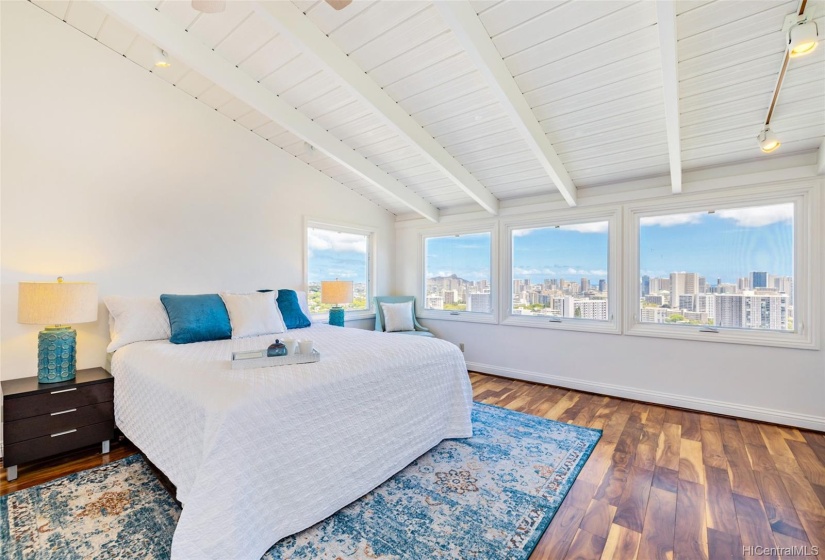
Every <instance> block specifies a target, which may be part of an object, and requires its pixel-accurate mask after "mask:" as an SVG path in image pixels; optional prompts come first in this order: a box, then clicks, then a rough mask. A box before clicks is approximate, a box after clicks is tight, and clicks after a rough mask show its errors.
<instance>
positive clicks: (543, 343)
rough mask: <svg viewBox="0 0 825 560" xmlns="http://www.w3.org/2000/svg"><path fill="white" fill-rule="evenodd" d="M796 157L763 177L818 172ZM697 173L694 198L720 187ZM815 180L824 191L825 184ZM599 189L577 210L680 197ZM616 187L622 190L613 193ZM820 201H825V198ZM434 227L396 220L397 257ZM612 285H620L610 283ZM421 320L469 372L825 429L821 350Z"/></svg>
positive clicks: (403, 275) (409, 278) (413, 249)
mask: <svg viewBox="0 0 825 560" xmlns="http://www.w3.org/2000/svg"><path fill="white" fill-rule="evenodd" d="M789 159H791V160H792V161H793V162H801V163H807V164H806V165H795V166H794V167H792V168H788V169H781V170H777V169H773V170H770V171H765V172H764V174H763V178H768V179H770V183H769V184H779V182H777V181H776V180H775V179H776V177H777V176H786V177H789V178H800V177H805V176H808V177H812V176H814V173H815V166H814V165H813V164H814V163H815V161H816V155H815V154H809V155H808V156H806V157H795V158H789ZM773 161H776V160H773ZM756 167H759V166H758V165H755V164H749V165H748V166H744V168H729V169H719V170H716V171H715V172H714V174H715V175H717V176H718V177H726V178H725V179H718V180H717V182H719V183H720V184H726V183H729V184H733V183H736V184H740V185H741V184H742V183H743V179H742V178H743V176H744V174H745V173H746V172H747V170H748V168H756ZM763 167H764V166H763ZM694 175H695V177H699V178H704V179H700V180H699V181H695V182H694V183H692V184H690V185H686V191H687V192H690V191H701V190H703V189H705V188H708V185H709V184H711V183H713V182H714V180H713V179H710V178H709V175H708V174H707V173H704V172H703V173H697V174H694ZM814 180H815V181H818V182H819V183H820V185H821V179H814ZM726 188H729V187H726ZM599 191H600V194H599V195H598V196H592V197H587V196H586V195H585V196H580V200H579V202H580V206H582V207H596V206H598V205H599V204H604V202H603V201H604V200H609V199H610V198H611V197H614V198H615V197H616V196H619V197H624V198H627V199H631V200H632V199H633V198H636V197H645V198H647V197H650V196H651V195H652V196H654V197H656V196H660V195H662V194H663V195H664V196H665V197H672V196H674V195H670V194H668V190H667V189H664V190H662V189H646V190H644V191H637V192H635V193H634V192H630V191H626V190H625V189H624V187H622V188H617V189H616V191H614V194H613V195H611V194H610V193H611V189H610V188H606V189H599ZM619 191H621V193H620V194H618V195H617V194H615V193H616V192H619ZM556 198H558V197H546V200H544V199H537V200H535V201H534V203H533V204H531V205H529V206H524V207H522V208H518V207H516V206H513V205H510V204H508V205H504V208H503V210H502V214H503V215H505V216H506V215H513V214H514V213H518V214H519V215H522V214H523V215H525V216H527V215H530V216H532V215H540V214H541V212H538V214H527V212H535V211H536V210H537V209H539V208H541V207H547V208H548V209H549V208H551V207H555V208H558V207H559V205H558V204H557V203H549V202H547V201H548V200H555V199H556ZM820 198H821V199H822V200H823V202H825V197H820ZM611 206H615V205H611ZM821 206H822V205H821ZM815 213H816V214H817V216H816V217H815V219H816V220H820V219H821V217H822V216H825V208H819V209H817V211H816V212H815ZM481 219H483V220H484V221H485V222H487V223H489V221H490V219H489V217H481V216H479V218H478V219H476V220H473V219H466V218H464V217H462V216H460V215H456V216H451V217H449V218H445V219H444V220H443V221H445V222H448V223H449V222H454V223H456V224H462V225H463V224H468V223H473V222H474V221H476V222H478V221H479V220H481ZM429 227H431V226H428V224H426V223H425V222H423V221H421V220H412V219H411V220H409V221H399V222H398V223H397V224H396V239H397V244H396V251H397V253H398V254H401V255H412V256H414V255H420V254H421V233H422V232H423V231H425V230H426V229H427V228H429ZM440 227H443V224H442V225H441V226H440ZM822 245H825V244H822ZM824 248H825V247H824ZM822 253H823V251H822V249H821V250H820V253H819V254H818V258H819V259H820V262H822V260H823V258H825V256H824V255H823V254H822ZM419 258H420V256H419ZM396 266H397V272H396V278H397V284H396V290H395V291H396V292H397V293H407V294H417V293H418V292H419V288H420V285H421V281H422V280H421V276H420V272H419V270H418V267H419V264H418V261H417V259H416V258H414V257H411V258H407V259H398V260H397V262H396ZM611 282H615V280H614V279H611ZM816 289H817V290H818V291H819V295H820V298H819V302H820V304H819V308H818V309H816V310H814V312H815V313H818V314H819V316H820V317H822V314H823V311H825V310H823V307H825V305H824V304H825V293H823V292H825V290H823V285H822V283H820V284H818V285H816ZM422 324H425V325H426V326H428V327H430V328H431V329H432V330H433V331H434V332H435V333H436V335H437V336H439V337H441V338H444V339H446V340H450V341H452V342H454V343H456V344H458V343H461V342H463V343H464V344H465V358H466V360H467V365H468V368H469V369H471V370H475V371H480V372H486V373H493V374H496V375H501V376H505V377H515V378H520V379H526V380H532V381H537V382H543V383H547V384H551V385H559V386H562V387H569V388H574V389H580V390H585V391H590V392H596V393H603V394H608V395H615V396H623V397H627V398H632V399H638V400H642V401H647V402H657V403H662V404H670V405H674V406H680V407H684V408H692V409H697V410H705V411H710V412H718V413H722V414H730V415H736V416H742V417H746V418H753V419H759V420H766V421H771V422H776V423H782V424H792V425H798V426H803V427H809V428H814V429H818V430H825V356H824V355H823V352H822V351H816V350H792V349H785V348H769V347H759V346H747V345H740V344H724V343H713V342H697V341H684V340H669V339H664V338H650V337H640V336H628V335H613V334H596V333H587V332H573V331H562V330H551V329H542V328H530V327H518V326H510V325H507V326H504V325H498V324H482V323H470V322H458V321H451V320H422ZM823 330H825V329H820V336H821V337H822V338H823V340H822V342H821V347H822V348H825V337H823V336H822V334H823Z"/></svg>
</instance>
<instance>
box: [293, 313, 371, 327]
mask: <svg viewBox="0 0 825 560" xmlns="http://www.w3.org/2000/svg"><path fill="white" fill-rule="evenodd" d="M309 319H310V321H312V322H313V323H319V324H322V325H327V324H329V313H314V314H312V315H310V317H309ZM370 319H371V320H373V321H374V320H375V312H374V311H347V312H346V313H345V314H344V322H345V323H348V322H350V321H367V320H370Z"/></svg>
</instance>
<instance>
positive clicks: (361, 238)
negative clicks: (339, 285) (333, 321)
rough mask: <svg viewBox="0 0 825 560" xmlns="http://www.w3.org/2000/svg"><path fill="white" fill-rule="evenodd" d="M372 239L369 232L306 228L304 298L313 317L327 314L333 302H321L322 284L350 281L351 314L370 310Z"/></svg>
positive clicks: (348, 308) (324, 227)
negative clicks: (305, 289)
mask: <svg viewBox="0 0 825 560" xmlns="http://www.w3.org/2000/svg"><path fill="white" fill-rule="evenodd" d="M372 238H373V234H372V232H369V231H360V230H357V229H351V228H343V227H336V226H331V225H322V224H313V223H310V224H308V225H307V267H306V268H307V298H308V300H309V310H310V313H313V314H321V313H326V312H327V311H328V310H329V308H330V307H332V306H333V305H334V304H333V303H322V302H321V282H323V281H326V280H345V281H350V282H352V302H350V303H346V302H339V303H341V306H342V307H343V308H344V309H345V310H347V312H350V311H369V310H370V307H371V302H372V267H371V261H372V252H373V248H372Z"/></svg>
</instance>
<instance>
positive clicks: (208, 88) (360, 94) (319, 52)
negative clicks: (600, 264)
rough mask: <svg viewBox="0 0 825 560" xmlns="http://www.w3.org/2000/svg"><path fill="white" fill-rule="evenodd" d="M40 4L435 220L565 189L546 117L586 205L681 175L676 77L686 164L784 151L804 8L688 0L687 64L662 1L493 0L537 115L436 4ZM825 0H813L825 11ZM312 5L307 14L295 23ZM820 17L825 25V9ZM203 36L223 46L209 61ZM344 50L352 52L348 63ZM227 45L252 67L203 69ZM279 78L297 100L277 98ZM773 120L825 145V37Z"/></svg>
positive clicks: (499, 48) (484, 17)
mask: <svg viewBox="0 0 825 560" xmlns="http://www.w3.org/2000/svg"><path fill="white" fill-rule="evenodd" d="M34 3H35V4H36V5H38V6H40V7H41V8H43V9H45V10H47V11H49V12H50V13H52V14H54V15H55V16H56V17H58V18H60V19H61V20H63V21H65V22H66V23H67V24H69V25H72V26H74V27H75V28H77V29H78V30H80V31H82V32H83V33H85V34H86V35H89V36H90V37H93V38H94V39H96V40H97V41H99V42H100V43H101V44H103V45H105V46H107V47H109V48H111V49H112V50H114V51H116V52H118V53H120V54H122V55H124V57H125V58H127V59H129V60H131V61H132V62H134V63H136V64H138V65H140V66H142V67H143V68H145V69H146V70H148V71H150V72H152V73H153V74H155V75H156V76H158V77H159V78H160V79H163V80H165V81H167V82H169V83H171V84H173V85H174V86H176V87H177V88H178V89H180V90H181V91H184V92H186V93H187V94H189V95H191V96H193V97H195V98H197V99H198V100H200V101H201V102H203V103H205V104H206V105H208V106H210V107H211V108H213V109H215V111H216V112H218V113H221V114H223V115H225V116H226V117H228V118H230V119H232V120H233V121H235V122H236V123H237V124H238V125H239V126H243V127H244V128H246V129H248V130H250V131H252V132H253V133H255V134H257V135H259V136H260V137H262V138H263V139H265V140H266V141H268V142H270V143H272V144H273V145H274V146H277V147H278V148H280V149H283V150H286V151H287V152H289V153H291V154H292V155H294V156H295V157H297V158H299V159H301V160H302V161H304V162H306V163H307V164H308V165H311V166H312V167H314V168H316V169H318V170H319V171H321V172H323V173H325V174H326V175H328V176H330V177H331V178H333V179H335V180H336V181H338V182H339V183H341V184H342V185H344V186H346V187H348V188H350V189H352V190H354V191H355V192H358V193H359V194H361V195H362V196H364V197H366V198H368V199H369V200H371V201H373V202H375V203H376V204H378V205H381V206H383V207H385V208H387V209H388V210H389V211H390V212H393V213H395V214H405V213H409V212H411V211H416V212H418V213H419V214H421V215H425V216H427V217H428V218H430V219H433V220H437V219H438V212H439V210H441V209H448V208H455V207H464V206H469V205H475V206H476V208H479V207H481V208H484V209H485V210H487V211H488V212H490V213H495V212H496V211H497V203H498V201H499V200H508V199H515V198H521V197H527V196H535V195H539V194H551V195H554V196H560V194H559V192H560V190H563V188H562V189H560V188H559V186H557V185H559V181H558V176H554V174H553V173H552V172H548V167H547V164H546V161H542V159H541V158H540V157H537V152H536V150H535V144H533V143H531V142H532V141H531V139H530V138H529V137H528V136H526V133H525V130H527V129H529V126H528V127H526V128H525V126H524V123H525V122H527V121H529V122H528V124H530V125H536V124H537V125H538V126H539V127H540V129H539V128H537V129H536V130H540V134H544V135H546V142H545V145H546V146H549V147H550V148H551V149H552V150H553V151H554V152H555V153H556V154H557V155H558V157H557V159H558V163H559V166H560V170H561V171H562V172H563V174H565V175H567V176H568V177H569V180H570V181H571V182H572V183H571V186H572V198H570V197H567V198H568V201H569V202H570V203H571V204H573V203H575V193H576V191H581V190H585V189H588V188H590V187H595V186H604V185H610V184H612V183H623V182H627V181H632V180H637V179H639V180H640V179H647V178H651V177H669V175H670V171H671V164H670V162H669V155H670V153H669V142H668V133H667V125H666V123H667V122H668V119H666V111H665V107H666V102H667V101H668V100H667V99H665V93H664V92H666V91H667V90H668V88H667V87H666V80H667V79H668V76H671V77H672V76H673V73H677V75H678V87H674V88H673V89H674V90H678V100H676V99H673V98H670V99H669V101H670V102H671V103H673V106H675V102H676V101H678V119H676V120H675V121H674V120H673V119H671V120H670V122H678V127H677V129H678V130H679V135H678V138H676V140H679V142H676V144H680V145H681V148H680V151H679V153H678V154H676V156H678V157H676V160H675V161H677V162H680V163H681V167H682V169H683V170H686V171H687V170H695V169H699V168H705V167H709V166H715V165H720V164H729V163H738V162H744V161H749V160H753V159H758V158H767V157H771V156H769V155H764V154H762V153H761V152H760V151H759V147H758V145H757V142H756V139H755V138H756V135H757V133H758V132H759V130H760V128H761V125H762V122H763V119H764V116H765V112H766V110H767V107H768V103H769V102H770V97H771V94H772V92H773V87H774V84H775V82H776V77H777V74H778V72H779V66H780V64H781V60H782V56H783V52H784V34H783V33H782V24H783V21H784V18H785V16H786V15H787V14H791V13H793V12H794V11H795V10H796V9H797V6H798V4H797V1H796V0H793V1H779V0H749V1H741V2H726V1H705V0H687V1H679V2H677V3H676V5H675V8H676V25H675V34H676V38H675V39H676V43H677V48H676V55H677V56H676V58H677V59H678V68H677V69H673V71H672V72H671V73H670V74H669V73H668V72H669V70H668V69H667V68H663V62H662V60H663V59H662V49H660V37H659V29H658V25H657V10H656V4H655V3H654V2H648V1H645V0H640V1H630V0H627V1H625V0H605V1H602V0H573V1H560V0H523V1H487V0H484V1H473V2H471V3H470V6H471V7H472V11H471V12H470V14H471V16H473V17H476V18H478V21H480V23H481V24H482V25H483V29H484V31H485V33H484V35H487V36H488V37H482V40H483V41H486V40H487V39H488V38H489V42H490V43H491V44H492V45H493V46H494V48H495V51H493V52H497V53H498V57H500V59H501V60H502V61H503V62H504V65H505V66H506V71H507V72H508V73H509V76H503V78H504V81H505V82H506V81H508V80H509V81H510V83H511V84H512V83H514V84H515V85H516V86H517V87H516V88H515V89H514V91H515V95H516V96H517V97H518V99H516V101H517V102H518V103H524V102H526V105H524V107H529V110H528V109H525V110H526V111H527V114H525V113H522V116H523V117H525V119H524V121H518V120H514V119H516V118H517V117H514V111H513V110H512V109H513V107H512V106H510V105H508V104H507V99H506V98H502V96H501V95H497V94H498V93H499V92H498V91H497V90H496V84H493V83H491V81H490V75H489V74H485V73H484V72H483V71H480V70H484V69H483V68H481V69H480V67H479V65H478V60H479V58H478V57H477V56H475V55H476V54H477V53H474V52H472V51H468V48H470V47H468V43H467V42H466V41H463V40H462V37H461V36H460V35H461V34H459V36H457V35H456V33H455V32H454V30H453V29H451V27H450V25H451V21H450V20H449V19H445V17H444V13H443V12H442V10H441V9H439V6H437V5H434V4H433V2H429V1H418V0H406V1H403V2H398V1H395V2H393V1H387V0H384V1H372V0H363V1H361V0H355V2H353V3H352V4H351V5H350V6H348V7H347V8H345V9H343V10H341V11H335V10H333V9H332V8H331V7H330V6H329V5H328V4H327V3H326V2H324V1H323V0H317V1H316V0H306V1H303V0H301V1H299V0H295V1H294V2H292V3H291V4H288V7H287V6H285V5H279V6H278V7H277V9H275V8H273V7H272V6H267V5H265V4H257V3H255V2H246V1H229V2H227V7H226V10H225V11H224V12H222V13H218V14H202V13H200V12H197V11H195V10H193V9H192V8H191V4H190V2H189V1H188V0H163V1H158V0H152V1H149V2H138V3H134V4H136V6H137V7H135V8H133V10H134V9H137V8H140V9H141V10H143V11H146V12H147V18H146V19H145V21H146V22H149V23H143V24H138V22H136V21H135V19H134V18H131V16H128V14H127V15H124V12H122V11H121V12H118V10H117V9H115V8H113V7H112V6H111V5H110V4H107V3H106V2H100V3H96V2H89V1H86V0H72V1H41V0H34ZM821 4H822V0H811V1H809V8H808V9H809V10H811V9H817V6H819V5H821ZM148 12H152V13H151V14H148ZM823 12H825V10H823ZM273 14H274V15H273ZM279 14H280V15H279ZM296 14H297V16H296ZM473 14H474V15H473ZM276 16H277V17H282V18H285V19H283V20H277V19H276ZM294 17H300V18H305V20H294V19H293V20H292V22H293V23H292V24H291V26H288V27H283V25H285V24H284V23H283V21H287V22H288V21H290V20H289V18H294ZM659 17H661V15H660V16H659ZM671 17H672V14H671ZM130 18H131V20H130ZM152 18H155V19H152ZM158 18H162V20H161V19H158ZM138 19H141V21H143V18H142V16H141V18H138ZM279 21H280V23H279ZM296 21H297V22H298V23H299V24H300V25H298V24H296ZM152 22H154V23H152ZM307 22H309V23H310V24H311V26H313V27H308V26H307V25H306V23H307ZM817 22H818V24H819V28H820V29H821V30H822V29H825V21H823V18H820V19H818V20H817ZM161 23H162V25H161ZM452 24H453V25H455V22H452ZM147 25H148V26H150V27H151V28H147ZM279 25H281V26H282V27H280V28H279ZM167 26H168V27H169V32H168V33H166V32H161V31H160V30H159V28H161V27H163V28H164V29H165V28H166V27H167ZM155 28H158V29H155ZM297 28H301V29H300V30H299V29H297ZM184 30H185V37H184V38H183V39H181V40H180V41H178V40H177V39H176V40H175V41H173V43H174V45H175V46H176V47H177V48H178V49H179V50H180V51H181V52H176V50H175V49H173V48H172V46H171V45H169V44H163V42H162V41H161V40H159V39H164V40H166V39H167V38H170V37H177V36H178V35H183V33H181V32H183V31H184ZM317 30H320V32H321V33H320V34H319V33H317ZM175 33H177V34H178V35H176V34H175ZM187 41H188V43H187ZM483 41H482V42H483ZM153 43H155V44H159V45H160V46H162V47H163V48H165V49H166V50H167V51H169V55H170V58H171V59H172V66H171V67H170V68H156V67H154V65H153V58H152V56H153V55H152V45H153ZM195 43H197V44H196V45H195ZM192 45H195V46H196V47H197V46H200V47H201V48H202V47H203V46H205V47H207V48H208V52H207V53H206V54H203V53H201V54H200V55H198V56H194V55H193V53H195V52H196V51H197V48H194V47H192ZM483 46H484V45H482V47H483ZM324 53H326V54H324ZM341 55H343V56H344V57H345V62H338V63H336V62H335V60H336V57H339V58H340V56H341ZM210 57H211V58H212V62H214V67H215V68H218V67H220V68H223V67H224V66H226V67H227V68H230V69H231V68H232V67H234V70H232V71H233V72H237V76H236V77H230V79H229V80H224V78H223V77H222V76H225V75H227V74H226V72H218V71H216V72H211V67H210V69H209V70H208V71H200V72H199V71H196V70H194V69H192V68H191V66H197V67H198V69H200V70H203V64H212V63H210V62H209V60H208V59H210ZM325 57H326V58H325ZM204 60H206V62H204ZM330 61H332V62H330ZM494 62H495V61H494ZM226 63H229V65H231V67H230V66H227V64H226ZM499 64H500V63H499ZM361 73H363V75H361ZM205 75H209V76H211V77H213V78H216V79H209V78H207V77H205ZM363 76H366V79H364V77H363ZM663 76H664V77H665V78H664V83H663ZM236 78H237V79H236ZM216 82H218V83H216ZM239 84H252V86H249V85H245V86H244V87H240V86H239ZM257 84H259V85H260V87H259V86H258V85H257ZM253 86H254V87H253ZM261 87H262V88H265V90H266V92H265V93H266V95H269V96H271V97H273V98H275V99H277V100H278V101H277V103H280V104H281V105H284V106H287V107H286V108H287V109H288V110H289V111H292V113H283V112H278V111H276V112H273V111H271V110H261V109H262V104H261V103H260V95H259V94H260V91H255V90H256V89H260V88H261ZM230 92H233V93H230ZM512 99H513V98H512V96H511V100H512ZM265 105H266V106H267V108H268V107H269V104H265ZM399 109H400V110H399ZM516 113H517V112H516ZM284 114H288V115H292V116H297V117H300V118H299V120H300V122H301V123H303V124H301V125H300V126H298V125H296V124H295V122H297V121H296V120H295V119H293V118H291V117H290V118H285V117H283V115H284ZM273 116H276V117H278V118H273ZM304 121H306V122H304ZM307 123H308V124H307ZM772 129H773V130H774V131H775V132H776V134H777V135H778V136H779V138H780V139H781V140H782V143H783V144H782V147H781V148H780V150H779V151H778V152H776V153H781V154H789V153H795V152H805V151H811V150H815V149H817V147H818V146H819V145H820V143H821V142H822V139H823V136H825V46H822V45H821V46H820V47H819V48H818V49H817V50H816V51H815V52H814V54H812V55H809V56H807V57H801V58H798V59H794V60H792V62H791V66H790V69H789V71H788V74H787V77H786V79H785V85H784V87H783V90H782V93H781V95H780V98H779V104H778V108H777V110H776V113H775V115H774V117H773V120H772ZM316 132H318V134H315V133H316ZM320 133H323V135H320ZM313 134H315V135H314V136H312V135H313ZM308 136H312V137H313V138H318V139H319V140H318V142H317V145H315V146H310V145H309V144H308V143H307V142H306V141H305V139H306V138H307V137H308ZM329 139H331V140H329ZM327 140H329V142H328V141H327ZM333 141H334V142H335V144H339V143H340V145H339V146H331V145H329V143H330V142H333ZM543 142H544V141H543ZM673 145H674V143H673V142H672V141H671V143H670V146H673ZM344 151H346V152H348V153H347V154H345V155H346V157H341V154H342V153H344ZM353 162H355V163H353ZM399 185H400V188H402V189H404V192H403V193H402V195H401V196H399V193H398V191H397V189H398V186H399ZM393 189H396V190H393Z"/></svg>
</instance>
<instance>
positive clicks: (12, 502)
mask: <svg viewBox="0 0 825 560" xmlns="http://www.w3.org/2000/svg"><path fill="white" fill-rule="evenodd" d="M600 437H601V431H600V430H591V429H588V428H581V427H578V426H571V425H568V424H562V423H559V422H554V421H552V420H547V419H545V418H539V417H537V416H530V415H527V414H521V413H518V412H513V411H510V410H506V409H504V408H499V407H495V406H490V405H484V404H480V403H475V405H474V407H473V437H472V438H469V439H457V440H447V441H443V442H441V443H440V444H439V445H437V446H436V447H435V448H433V449H432V450H430V451H428V452H427V453H425V454H424V455H422V456H421V457H419V458H418V459H416V460H415V461H414V462H413V463H412V464H411V465H409V466H408V467H407V468H405V469H404V470H402V471H401V472H400V473H398V474H396V475H395V476H394V477H392V478H391V479H390V480H388V481H387V482H385V483H384V484H382V485H381V486H379V487H378V488H376V489H375V490H373V491H372V492H370V493H369V494H367V495H366V496H364V497H362V498H361V499H359V500H356V501H355V502H353V503H352V504H350V505H349V506H347V507H345V508H344V509H342V510H341V511H339V512H338V513H336V514H335V515H333V516H331V517H329V518H327V519H326V520H324V521H322V522H320V523H318V524H317V525H315V526H313V527H310V528H309V529H307V530H305V531H303V532H301V533H298V534H297V535H294V536H291V537H287V538H285V539H283V540H281V541H280V542H278V543H277V544H276V545H275V546H273V547H272V548H271V549H270V550H269V551H268V552H267V553H266V554H265V555H264V560H287V559H289V560H326V559H329V560H336V559H362V558H363V559H366V558H380V559H384V560H424V559H430V558H451V559H457V560H458V559H461V560H465V559H466V560H469V559H477V560H505V559H506V560H525V559H526V558H528V557H529V556H530V553H531V552H532V551H533V548H535V546H536V544H537V543H538V541H539V539H540V538H541V535H542V533H544V530H545V529H546V528H547V526H548V525H549V524H550V521H551V520H552V519H553V515H554V514H555V513H556V510H557V509H558V508H559V506H560V505H561V502H562V500H564V497H565V495H566V494H567V492H568V490H569V489H570V487H571V486H572V485H573V482H574V481H575V480H576V477H577V476H578V474H579V471H580V470H581V468H582V467H583V466H584V463H585V462H586V461H587V458H588V457H589V456H590V453H591V451H592V450H593V448H594V447H595V445H596V443H597V442H598V440H599V438H600ZM179 513H180V511H179V509H178V506H177V505H176V504H175V502H174V500H172V498H171V497H170V496H169V495H168V494H167V493H166V490H165V489H164V488H163V487H162V486H161V484H160V482H158V480H157V478H155V475H154V474H153V473H152V471H151V470H150V469H149V467H148V466H147V465H146V463H145V462H144V461H143V459H141V457H140V456H139V455H134V456H132V457H128V458H126V459H123V460H121V461H117V462H115V463H112V464H109V465H105V466H102V467H98V468H95V469H92V470H88V471H84V472H80V473H77V474H73V475H71V476H68V477H65V478H61V479H58V480H54V481H52V482H48V483H46V484H41V485H40V486H36V487H33V488H29V489H26V490H20V491H18V492H15V493H13V494H9V495H8V496H3V497H0V550H3V557H4V558H13V559H28V558H37V559H38V560H46V559H58V558H60V559H67V558H111V559H127V558H129V559H131V558H146V559H157V560H159V559H167V558H169V549H170V546H171V543H172V533H173V532H174V528H175V523H176V522H177V519H178V515H179Z"/></svg>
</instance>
